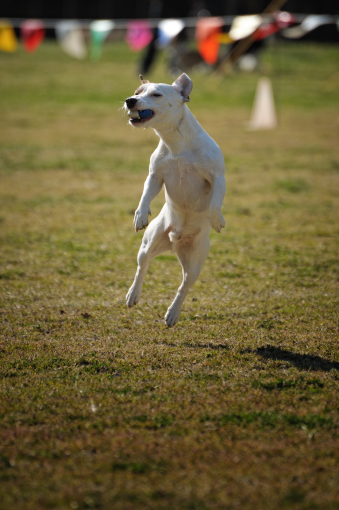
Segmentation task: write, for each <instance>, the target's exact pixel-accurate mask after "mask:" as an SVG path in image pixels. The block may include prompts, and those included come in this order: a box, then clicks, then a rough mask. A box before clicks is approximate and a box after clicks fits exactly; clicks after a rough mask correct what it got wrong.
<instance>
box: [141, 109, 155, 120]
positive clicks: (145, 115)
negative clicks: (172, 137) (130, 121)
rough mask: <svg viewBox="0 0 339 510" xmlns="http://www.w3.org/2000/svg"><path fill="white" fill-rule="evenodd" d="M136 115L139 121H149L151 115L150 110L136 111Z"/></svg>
mask: <svg viewBox="0 0 339 510" xmlns="http://www.w3.org/2000/svg"><path fill="white" fill-rule="evenodd" d="M138 113H139V117H140V119H149V118H150V117H152V115H153V112H152V110H138Z"/></svg>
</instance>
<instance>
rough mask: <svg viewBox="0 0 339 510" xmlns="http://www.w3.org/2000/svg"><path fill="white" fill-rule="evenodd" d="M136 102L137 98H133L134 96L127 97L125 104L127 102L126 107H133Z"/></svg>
mask: <svg viewBox="0 0 339 510" xmlns="http://www.w3.org/2000/svg"><path fill="white" fill-rule="evenodd" d="M136 102H137V99H135V98H134V97H129V98H127V99H126V104H127V107H128V108H133V106H135V105H136Z"/></svg>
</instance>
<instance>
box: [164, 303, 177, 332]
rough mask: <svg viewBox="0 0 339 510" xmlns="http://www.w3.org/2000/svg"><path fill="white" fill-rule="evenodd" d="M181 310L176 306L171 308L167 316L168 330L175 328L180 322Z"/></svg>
mask: <svg viewBox="0 0 339 510" xmlns="http://www.w3.org/2000/svg"><path fill="white" fill-rule="evenodd" d="M179 316H180V309H179V310H178V309H177V307H176V306H170V307H169V309H168V310H167V313H166V315H165V323H166V326H167V327H168V328H173V326H175V325H176V323H177V322H178V320H179Z"/></svg>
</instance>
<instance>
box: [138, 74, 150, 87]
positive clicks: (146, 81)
mask: <svg viewBox="0 0 339 510" xmlns="http://www.w3.org/2000/svg"><path fill="white" fill-rule="evenodd" d="M139 80H140V81H141V83H142V85H143V84H144V83H149V81H148V80H143V78H142V75H141V74H139Z"/></svg>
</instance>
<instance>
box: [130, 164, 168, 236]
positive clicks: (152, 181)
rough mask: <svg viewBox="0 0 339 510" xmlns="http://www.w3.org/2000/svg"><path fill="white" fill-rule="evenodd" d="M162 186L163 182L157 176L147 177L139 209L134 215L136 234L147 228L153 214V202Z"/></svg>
mask: <svg viewBox="0 0 339 510" xmlns="http://www.w3.org/2000/svg"><path fill="white" fill-rule="evenodd" d="M162 185H163V182H162V181H161V180H160V179H159V178H158V177H157V176H155V174H150V175H149V176H148V177H147V179H146V181H145V185H144V191H143V194H142V197H141V199H140V203H139V205H138V209H137V210H136V211H135V215H134V228H135V231H136V232H138V230H142V229H143V228H145V227H147V225H148V216H149V215H150V214H151V208H150V206H151V202H152V200H153V198H155V197H156V196H157V195H158V194H159V193H160V190H161V188H162Z"/></svg>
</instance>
